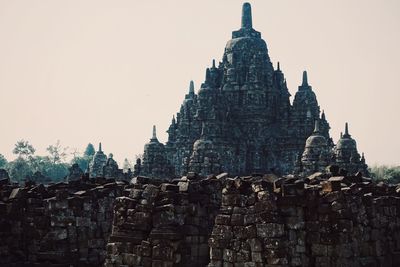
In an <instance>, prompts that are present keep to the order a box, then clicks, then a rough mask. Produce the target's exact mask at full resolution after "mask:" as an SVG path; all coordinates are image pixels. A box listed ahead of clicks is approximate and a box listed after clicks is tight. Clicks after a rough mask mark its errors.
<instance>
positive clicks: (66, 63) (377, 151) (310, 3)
mask: <svg viewBox="0 0 400 267" xmlns="http://www.w3.org/2000/svg"><path fill="white" fill-rule="evenodd" d="M242 3H243V1H236V0H218V1H216V0H202V1H194V0H193V1H188V0H185V1H183V0H180V1H172V0H168V1H165V0H159V1H147V0H146V1H133V0H129V1H115V0H113V1H111V0H109V1H99V0H84V1H82V0H35V1H34V0H25V1H21V0H12V1H11V0H0V113H1V118H2V120H1V123H0V132H1V138H0V153H1V154H4V155H5V156H6V157H7V158H12V157H13V155H12V153H11V151H12V149H13V147H14V144H15V142H16V141H17V140H19V139H26V140H29V141H30V142H31V143H32V144H33V146H34V147H35V148H36V149H37V153H38V154H45V153H46V151H45V149H46V147H47V146H48V145H49V144H54V143H55V142H56V141H57V140H58V139H60V140H61V144H62V145H65V146H69V147H71V148H77V149H78V150H80V151H81V152H82V151H83V150H84V148H85V146H86V145H87V143H89V142H92V143H93V144H97V143H98V142H99V141H102V143H103V149H104V151H105V152H106V153H110V152H112V153H114V157H115V159H116V160H117V161H119V162H122V161H123V159H124V158H125V157H127V158H130V159H133V158H134V157H135V155H136V154H140V153H142V151H143V146H144V144H145V143H146V142H148V140H149V138H150V137H151V131H152V125H153V124H156V125H157V129H158V137H159V140H160V141H166V139H167V134H166V133H165V131H166V130H167V128H168V126H169V123H170V121H171V118H172V115H173V114H175V113H176V112H177V111H178V110H179V107H180V105H181V103H182V100H183V98H184V94H185V93H186V92H187V90H188V86H189V81H190V80H191V79H193V80H194V82H195V87H196V90H198V88H199V86H200V84H201V82H202V81H203V80H204V76H205V68H206V67H207V66H209V65H210V64H211V61H212V59H213V58H215V59H216V60H217V61H218V60H221V58H222V54H223V51H224V47H225V44H226V42H227V41H228V40H229V39H230V38H231V32H232V31H233V30H237V29H238V28H239V26H240V13H241V5H242ZM250 3H251V4H252V8H253V26H254V28H255V29H256V30H258V31H260V32H261V33H262V37H263V39H264V40H265V41H266V42H267V45H268V48H269V55H270V57H271V60H272V61H273V63H274V66H276V62H277V61H280V62H281V69H282V70H283V72H284V73H285V76H286V78H287V82H288V86H289V89H290V92H291V94H292V95H294V94H295V92H296V90H297V86H298V85H299V84H300V83H301V75H302V71H303V70H304V69H306V70H307V71H308V75H309V83H310V84H311V85H312V86H313V89H314V91H315V92H316V94H317V97H318V101H319V104H320V106H321V109H324V110H325V112H326V115H327V119H328V121H329V122H330V125H331V128H332V129H331V135H332V136H333V138H334V140H335V141H337V139H338V136H339V134H340V131H342V130H343V128H344V123H345V122H346V121H348V122H349V124H350V133H351V134H352V135H353V137H355V138H356V140H357V144H358V149H359V151H360V152H363V151H364V152H365V154H366V158H367V163H369V164H374V163H385V164H400V156H399V154H400V119H399V117H400V111H399V110H400V109H399V105H400V86H399V84H400V80H399V76H400V73H399V70H400V1H398V0H385V1H382V0H375V1H372V0H357V1H356V0H350V1H349V0H335V1H321V0H302V1H296V0H290V1H289V0H280V1H272V0H259V1H250ZM96 146H97V145H96Z"/></svg>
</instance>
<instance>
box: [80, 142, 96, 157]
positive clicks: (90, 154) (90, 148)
mask: <svg viewBox="0 0 400 267" xmlns="http://www.w3.org/2000/svg"><path fill="white" fill-rule="evenodd" d="M94 153H96V151H95V150H94V146H93V145H92V144H91V143H89V144H88V145H87V147H86V149H85V152H84V153H83V155H84V156H86V157H93V155H94Z"/></svg>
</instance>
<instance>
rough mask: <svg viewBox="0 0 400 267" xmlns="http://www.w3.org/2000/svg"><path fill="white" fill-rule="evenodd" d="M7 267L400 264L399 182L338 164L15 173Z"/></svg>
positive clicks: (4, 197)
mask: <svg viewBox="0 0 400 267" xmlns="http://www.w3.org/2000/svg"><path fill="white" fill-rule="evenodd" d="M0 173H3V171H0ZM3 176H5V175H4V174H3ZM0 266H106V267H112V266H138V267H139V266H142V267H145V266H151V267H158V266H163V267H164V266H208V267H212V266H276V267H280V266H400V185H386V184H383V183H379V184H376V183H375V182H373V181H372V180H371V179H369V178H366V177H363V176H362V175H360V174H358V175H347V176H340V175H339V173H338V169H337V168H335V167H331V168H330V170H329V171H328V172H326V173H315V174H313V175H311V176H308V177H301V176H293V175H290V176H285V177H278V176H276V175H273V174H269V175H252V176H243V177H229V175H228V174H227V173H222V174H219V175H217V176H215V175H212V176H208V177H200V176H198V175H196V174H194V173H189V174H188V175H187V176H184V177H181V178H179V179H174V180H171V181H169V182H166V181H165V180H162V179H154V178H148V177H141V176H138V177H135V178H133V179H132V181H131V183H128V182H124V181H115V180H114V179H106V178H96V179H90V178H88V177H87V176H85V175H84V176H82V177H81V179H80V180H77V181H71V182H70V183H58V184H53V185H48V186H44V185H42V184H39V185H35V184H32V183H29V184H27V185H25V186H18V185H17V184H13V183H11V182H10V180H9V179H8V178H7V177H6V178H3V179H1V180H0Z"/></svg>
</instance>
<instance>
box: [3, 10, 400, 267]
mask: <svg viewBox="0 0 400 267" xmlns="http://www.w3.org/2000/svg"><path fill="white" fill-rule="evenodd" d="M246 51H247V52H246ZM225 52H226V53H225V54H224V59H223V60H224V61H223V62H222V63H221V64H222V65H221V64H220V66H218V67H216V66H215V63H213V67H212V68H210V69H207V72H206V81H205V83H204V84H203V85H202V88H201V90H200V91H199V93H198V95H196V94H195V93H194V85H193V83H191V85H190V90H189V94H188V95H187V96H186V97H185V102H184V105H183V106H182V109H181V111H180V113H178V115H177V118H176V120H175V118H174V119H173V121H172V124H171V127H170V129H169V131H168V132H169V141H168V143H167V144H166V145H165V146H164V145H163V144H162V143H160V142H159V141H158V139H157V136H156V131H155V127H154V129H153V137H152V138H151V140H150V142H149V144H147V145H146V146H145V153H144V156H143V160H142V159H137V162H136V165H135V167H134V171H133V173H131V172H129V173H128V174H124V173H122V170H120V169H119V168H118V164H117V163H116V162H115V160H114V159H113V157H112V155H110V156H109V157H107V156H106V155H105V154H104V152H103V151H102V148H101V144H100V145H99V149H98V151H97V152H96V154H95V156H94V158H93V161H92V162H91V163H90V165H89V166H88V170H87V171H86V172H83V171H82V170H81V169H80V168H79V166H78V165H73V166H72V167H71V168H70V174H69V176H68V181H69V182H68V183H64V182H61V183H57V184H48V185H43V184H37V183H35V181H27V182H26V184H25V185H18V184H16V183H13V182H12V181H10V178H9V176H8V174H7V172H6V171H5V170H2V169H0V266H10V267H19V266H54V267H55V266H57V267H63V266H65V267H67V266H68V267H70V266H106V267H114V266H115V267H117V266H123V267H127V266H132V267H133V266H137V267H170V266H171V267H172V266H181V267H186V266H193V267H194V266H201V267H205V266H207V267H259V266H260V267H261V266H265V267H267V266H269V267H273V266H275V267H283V266H285V267H286V266H321V267H322V266H328V267H329V266H359V267H361V266H371V267H372V266H400V185H387V184H383V183H379V184H377V183H375V182H374V181H373V180H371V179H370V178H367V177H365V176H367V174H368V173H367V171H366V170H367V166H366V164H365V158H364V156H363V155H362V156H360V155H359V154H358V152H357V147H356V142H355V140H354V139H353V138H352V137H351V135H350V134H349V130H348V125H347V124H346V126H345V133H344V134H343V135H342V136H341V138H340V140H339V141H338V142H337V144H336V145H334V144H333V142H332V140H331V139H330V137H329V132H328V131H329V124H328V123H327V121H326V118H325V114H324V113H322V114H320V110H319V106H318V104H317V101H316V98H315V94H314V93H313V92H312V90H311V86H309V85H308V79H307V73H306V72H305V73H304V74H303V84H302V85H301V86H300V87H299V91H298V92H297V93H296V97H295V100H294V103H293V106H292V105H290V103H289V102H288V97H289V96H290V94H289V93H288V90H287V87H286V82H285V80H284V77H283V73H282V72H281V70H280V67H279V65H278V68H277V70H273V68H272V63H271V62H270V61H269V57H268V54H267V49H266V45H265V42H264V41H263V40H262V39H261V35H260V33H259V32H257V31H255V30H254V29H253V28H252V21H251V9H250V5H249V4H247V3H246V4H244V6H243V16H242V27H241V29H240V30H238V31H235V32H233V39H232V40H231V41H230V42H228V45H227V49H226V51H225ZM241 53H242V54H241ZM258 57H261V58H258ZM249 62H250V63H249ZM248 63H249V64H250V65H246V64H248ZM246 66H247V67H249V68H248V69H247V68H246ZM221 85H223V86H222V87H221ZM218 88H219V89H218ZM221 88H222V89H221ZM220 89H221V90H220ZM264 89H267V90H266V91H268V92H269V93H271V94H267V95H266V94H263V92H264V91H263V90H264ZM244 93H245V94H244ZM264 93H265V92H264ZM223 96H226V99H230V100H232V101H236V100H237V101H239V102H238V107H241V108H243V107H246V108H245V110H244V111H245V112H244V113H241V114H242V115H243V116H244V117H240V116H239V117H238V118H239V120H237V119H234V118H235V116H236V115H237V114H238V112H239V113H240V112H241V111H243V109H241V108H237V107H235V106H232V105H220V104H221V103H220V104H218V105H215V106H213V104H215V103H217V102H215V101H216V100H218V99H221V97H223ZM237 97H239V98H238V99H237ZM241 101H244V102H241ZM243 103H247V104H246V105H244V106H243V105H242V104H243ZM267 103H268V105H266V104H267ZM278 103H280V104H281V105H278ZM261 106H264V108H265V106H266V107H267V108H265V109H259V108H260V107H261ZM225 108H227V110H225ZM296 110H297V111H296ZM294 111H296V112H294ZM265 112H266V113H265ZM235 114H236V115H235ZM263 114H264V115H266V116H265V117H263V118H264V119H265V120H259V118H260V117H257V116H259V115H261V116H263ZM250 115H255V116H254V117H251V116H250ZM246 116H247V117H246ZM240 118H241V119H240ZM246 118H248V119H249V121H248V123H249V125H247V126H246V127H243V128H242V129H240V127H238V126H240V125H241V123H242V122H244V121H245V120H246ZM253 119H254V120H253ZM246 123H247V122H246ZM271 125H272V126H274V127H271ZM264 126H268V127H264ZM263 127H264V128H263ZM271 129H272V130H271ZM227 130H229V132H230V133H231V135H226V131H227ZM242 130H243V131H242ZM247 130H248V132H246V131H247ZM250 133H251V134H253V136H254V139H248V138H247V137H248V134H250ZM254 133H258V134H254ZM281 134H283V135H281ZM293 136H299V137H300V138H293ZM281 137H285V138H281ZM243 140H246V142H242V141H243ZM277 140H280V141H279V142H277ZM239 141H240V142H239ZM247 141H249V142H247ZM241 143H246V146H242V145H241ZM222 152H224V153H225V152H226V153H225V154H224V153H222ZM222 155H225V156H222ZM226 155H228V156H226ZM228 160H230V161H228ZM327 166H329V167H327ZM193 170H194V171H195V172H193ZM221 170H228V171H229V173H230V174H228V173H226V172H222V173H219V171H221ZM360 171H361V172H360ZM181 173H184V174H185V175H184V176H182V175H180V174H181ZM218 173H219V174H218ZM260 173H269V174H265V175H262V174H260ZM282 173H293V174H286V175H283V174H282ZM143 174H146V175H147V177H145V176H143ZM216 174H218V175H216ZM250 174H251V175H250ZM132 175H135V177H134V178H133V179H132V180H130V178H131V176H132ZM36 176H37V178H38V179H36V180H38V181H41V179H44V178H45V177H42V176H41V175H40V173H39V174H36ZM39 178H40V179H39ZM128 180H130V181H128Z"/></svg>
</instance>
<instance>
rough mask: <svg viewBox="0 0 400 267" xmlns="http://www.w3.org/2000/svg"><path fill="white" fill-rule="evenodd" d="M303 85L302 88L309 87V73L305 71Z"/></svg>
mask: <svg viewBox="0 0 400 267" xmlns="http://www.w3.org/2000/svg"><path fill="white" fill-rule="evenodd" d="M301 85H302V86H308V77H307V71H303V83H302V84H301Z"/></svg>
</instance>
